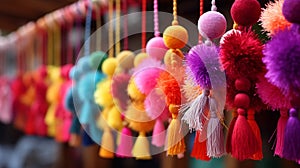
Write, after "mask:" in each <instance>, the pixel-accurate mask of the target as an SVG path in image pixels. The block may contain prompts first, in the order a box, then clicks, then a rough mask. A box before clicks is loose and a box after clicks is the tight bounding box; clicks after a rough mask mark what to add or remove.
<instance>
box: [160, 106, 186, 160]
mask: <svg viewBox="0 0 300 168" xmlns="http://www.w3.org/2000/svg"><path fill="white" fill-rule="evenodd" d="M169 111H170V112H171V113H172V120H171V122H170V125H169V128H168V132H167V144H166V146H165V147H166V149H167V155H171V156H174V155H178V154H182V153H184V151H185V142H184V138H183V136H182V133H181V131H180V125H181V123H180V120H179V119H178V118H177V115H178V111H179V108H178V106H176V105H173V104H170V106H169Z"/></svg>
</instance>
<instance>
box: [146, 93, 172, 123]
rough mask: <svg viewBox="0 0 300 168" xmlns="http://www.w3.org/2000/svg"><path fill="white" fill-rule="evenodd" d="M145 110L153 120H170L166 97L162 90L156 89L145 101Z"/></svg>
mask: <svg viewBox="0 0 300 168" xmlns="http://www.w3.org/2000/svg"><path fill="white" fill-rule="evenodd" d="M144 104H145V110H146V112H147V114H148V116H149V117H150V118H151V119H160V120H161V121H165V120H167V119H168V118H169V115H170V114H169V110H168V106H167V105H166V103H165V95H164V93H163V92H162V91H161V90H160V89H154V90H152V92H151V93H150V94H149V95H148V96H147V97H146V99H145V102H144Z"/></svg>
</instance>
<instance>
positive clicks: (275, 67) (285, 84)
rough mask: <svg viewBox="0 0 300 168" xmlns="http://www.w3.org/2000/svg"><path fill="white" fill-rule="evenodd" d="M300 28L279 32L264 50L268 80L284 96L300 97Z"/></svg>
mask: <svg viewBox="0 0 300 168" xmlns="http://www.w3.org/2000/svg"><path fill="white" fill-rule="evenodd" d="M298 31H299V26H296V25H295V26H292V28H291V29H288V28H286V29H285V30H283V31H279V32H278V33H277V34H276V35H274V37H273V38H272V40H270V41H269V42H268V43H267V44H266V46H265V49H264V55H265V57H264V58H263V62H264V63H265V64H266V68H267V70H268V71H267V74H266V77H267V78H268V80H269V81H270V82H271V83H272V84H274V85H275V86H277V87H279V88H280V89H281V90H282V92H283V94H284V95H287V96H291V95H293V94H296V95H300V78H299V76H300V68H299V67H300V61H299V60H300V34H299V32H298Z"/></svg>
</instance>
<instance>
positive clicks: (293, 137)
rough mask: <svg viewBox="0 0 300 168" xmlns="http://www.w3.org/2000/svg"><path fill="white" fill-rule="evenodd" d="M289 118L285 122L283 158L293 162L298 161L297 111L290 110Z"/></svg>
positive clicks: (299, 156) (299, 138)
mask: <svg viewBox="0 0 300 168" xmlns="http://www.w3.org/2000/svg"><path fill="white" fill-rule="evenodd" d="M289 113H290V117H289V119H288V121H287V124H286V128H285V134H284V146H283V157H284V158H286V159H289V160H293V161H299V160H300V153H299V151H300V144H299V142H300V135H299V134H298V131H299V130H300V120H299V118H298V111H297V110H296V109H294V108H292V109H290V112H289Z"/></svg>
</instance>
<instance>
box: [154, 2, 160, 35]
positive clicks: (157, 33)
mask: <svg viewBox="0 0 300 168" xmlns="http://www.w3.org/2000/svg"><path fill="white" fill-rule="evenodd" d="M153 8H154V35H155V37H159V35H160V32H159V21H158V4H157V0H154V1H153Z"/></svg>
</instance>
